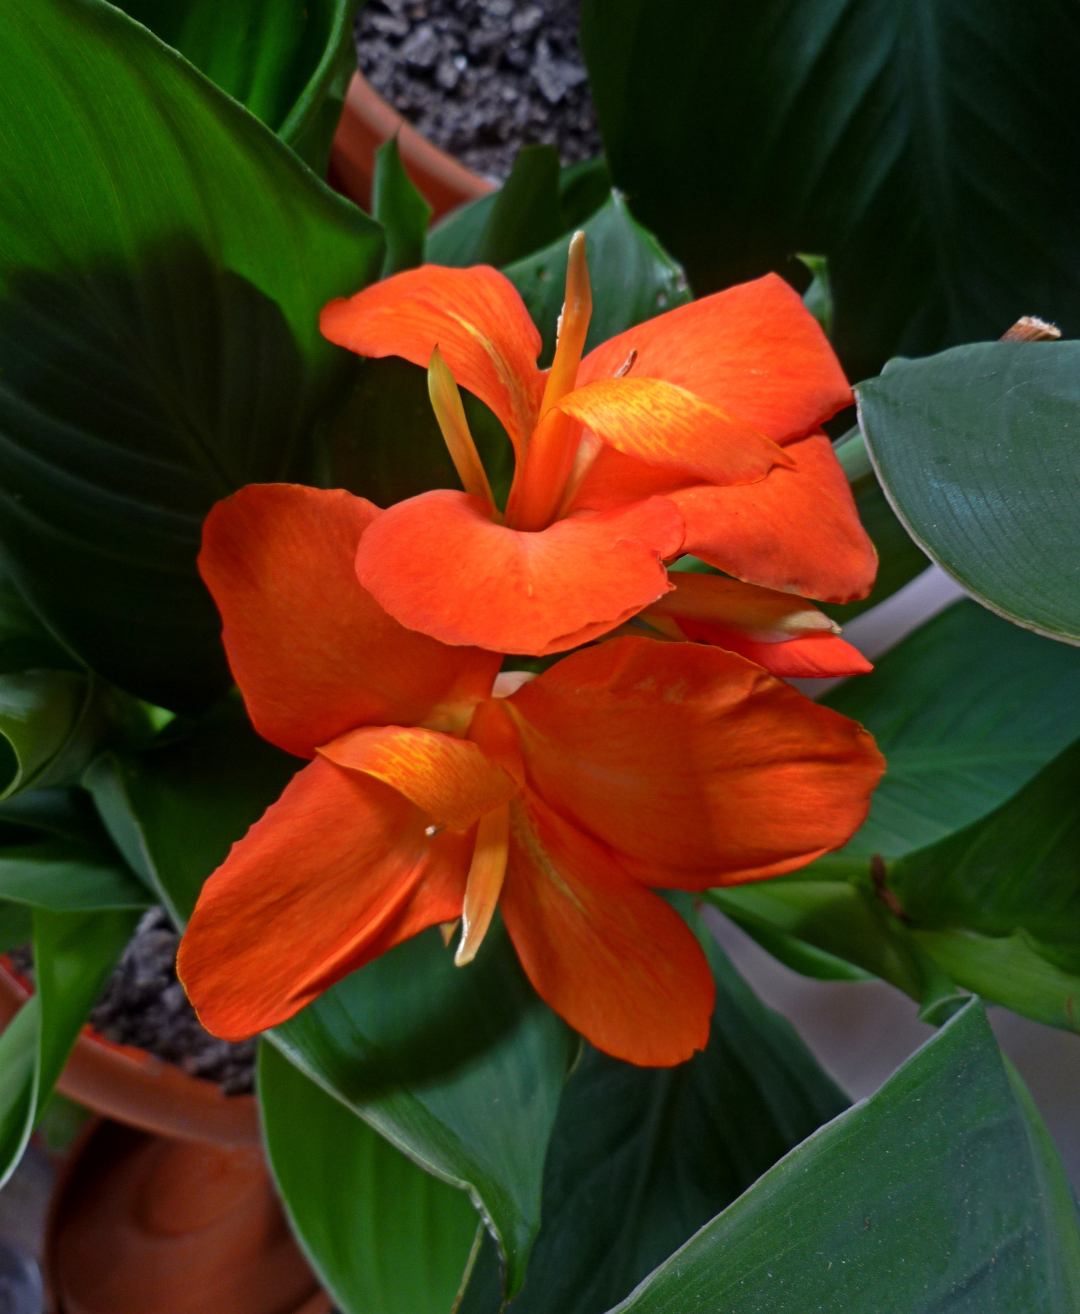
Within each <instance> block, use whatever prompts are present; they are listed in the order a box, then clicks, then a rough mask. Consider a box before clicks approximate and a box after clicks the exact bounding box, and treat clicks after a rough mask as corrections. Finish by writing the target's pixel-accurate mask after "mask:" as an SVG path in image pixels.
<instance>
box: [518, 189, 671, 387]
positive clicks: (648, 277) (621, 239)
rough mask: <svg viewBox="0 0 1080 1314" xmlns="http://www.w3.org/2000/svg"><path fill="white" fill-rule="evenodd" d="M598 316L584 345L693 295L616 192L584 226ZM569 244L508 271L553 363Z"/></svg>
mask: <svg viewBox="0 0 1080 1314" xmlns="http://www.w3.org/2000/svg"><path fill="white" fill-rule="evenodd" d="M582 230H583V231H584V233H585V239H586V240H585V252H586V255H587V256H588V260H589V275H590V277H591V280H592V285H593V317H592V320H591V322H590V324H589V336H588V338H587V339H586V341H585V349H586V350H587V351H588V350H591V349H592V348H593V347H595V346H597V344H598V343H601V342H604V341H606V340H607V339H608V338H613V337H614V336H615V335H616V334H617V333H622V332H623V330H624V329H628V328H632V327H633V326H634V325H635V324H640V323H641V322H642V320H646V319H652V318H653V317H654V316H655V315H661V314H663V312H664V311H665V310H671V309H673V308H674V307H675V306H681V305H683V304H685V303H686V302H687V301H690V300H691V299H692V297H691V292H690V289H689V287H688V286H687V282H686V276H685V274H684V273H683V271H682V267H681V266H680V265H678V264H677V263H676V262H675V261H674V260H672V258H671V257H670V256H669V255H668V254H667V252H666V251H665V250H664V249H663V248H662V247H661V246H660V243H659V242H657V240H656V238H655V237H653V235H652V234H651V233H649V232H647V231H646V230H645V229H644V228H642V227H641V225H640V224H639V223H637V222H635V220H634V218H633V216H632V215H631V214H630V211H629V210H628V209H627V206H626V201H625V200H624V199H623V197H622V196H620V195H619V193H618V192H613V193H612V194H611V196H610V198H609V199H608V202H607V204H606V205H604V206H602V207H601V208H600V209H599V210H597V212H596V213H595V214H594V215H593V216H592V218H591V219H589V220H587V221H586V222H585V223H584V224H583V225H582ZM568 251H569V242H568V241H567V240H566V239H565V238H564V237H560V238H559V239H558V240H557V241H555V242H553V243H552V244H551V245H550V246H546V247H545V248H544V249H543V250H542V251H537V252H536V254H535V255H531V256H529V257H527V258H526V259H524V260H519V261H517V262H516V263H515V264H511V265H508V266H507V267H506V268H505V269H504V271H503V272H504V273H505V274H506V276H507V277H508V278H509V279H510V281H511V282H512V283H513V284H514V286H515V287H516V288H517V290H518V291H519V292H520V293H521V295H522V298H523V299H524V301H525V304H526V306H527V307H528V308H529V314H530V315H531V316H532V317H533V319H534V320H535V321H536V324H537V326H538V327H539V329H540V332H541V334H542V335H543V338H544V350H543V352H542V353H541V356H540V360H541V363H542V364H545V365H546V364H550V361H551V357H552V355H553V354H554V351H555V333H556V327H557V324H558V319H559V315H560V314H561V313H562V305H563V299H564V295H565V289H566V265H567V258H568Z"/></svg>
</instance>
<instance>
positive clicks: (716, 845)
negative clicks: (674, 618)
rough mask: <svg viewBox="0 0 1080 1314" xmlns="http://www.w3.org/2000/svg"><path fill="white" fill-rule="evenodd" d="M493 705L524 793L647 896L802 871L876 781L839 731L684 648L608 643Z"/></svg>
mask: <svg viewBox="0 0 1080 1314" xmlns="http://www.w3.org/2000/svg"><path fill="white" fill-rule="evenodd" d="M773 646H780V645H773ZM507 703H508V705H509V706H510V707H511V708H512V710H513V711H514V713H515V714H516V715H517V717H518V721H519V724H520V725H521V732H522V750H523V754H524V757H525V768H526V772H527V776H528V782H529V786H530V788H532V789H533V790H535V791H536V793H538V794H539V795H540V796H541V797H542V798H543V799H544V801H545V802H547V803H548V804H549V805H550V806H551V807H553V808H555V809H556V810H557V811H558V812H559V813H561V814H562V816H563V817H565V818H566V819H567V820H568V821H570V822H572V823H573V824H574V825H576V826H579V827H580V828H581V829H582V830H586V831H589V832H590V833H591V834H593V835H595V836H596V837H597V838H598V839H600V840H601V841H603V842H604V843H605V844H608V845H610V846H611V848H612V849H613V850H614V851H615V853H616V856H617V857H619V860H620V862H622V863H623V865H624V866H625V867H626V869H627V870H628V871H629V872H630V873H631V874H632V875H635V876H637V877H639V878H640V879H642V880H644V881H645V882H646V883H647V884H651V885H662V886H677V887H681V888H683V889H704V888H707V887H708V886H710V885H723V884H730V883H734V882H737V881H746V880H757V879H761V878H762V877H765V876H776V875H779V874H780V873H782V872H786V871H793V870H794V869H795V868H797V867H801V866H804V865H805V864H806V863H808V862H810V861H811V860H812V859H814V858H816V857H819V856H820V855H821V854H822V853H825V852H827V851H828V850H830V849H834V848H838V847H839V846H840V845H842V844H843V843H845V842H846V841H847V840H848V839H849V838H850V837H851V835H852V834H853V833H854V832H855V830H856V829H857V828H858V826H859V825H860V824H861V823H862V821H863V819H864V817H865V816H866V813H867V811H868V809H869V799H870V792H871V790H872V789H873V787H874V786H875V785H876V784H877V781H878V778H879V777H880V775H881V773H882V771H883V770H884V761H883V759H882V757H881V754H880V753H879V752H878V751H877V748H876V747H875V746H874V741H873V739H872V738H871V736H870V735H869V734H867V732H866V731H865V730H863V729H862V727H861V726H859V725H856V724H855V722H854V721H849V720H848V719H847V718H846V717H843V716H840V715H839V714H838V713H836V712H833V711H831V710H829V709H828V708H826V707H820V706H818V705H817V704H816V703H813V702H811V701H810V699H808V698H805V697H803V695H802V694H800V693H797V692H796V691H795V690H794V689H792V688H791V687H790V686H789V685H786V684H783V683H781V682H780V681H779V680H776V679H773V677H772V676H770V675H768V674H766V672H765V671H763V670H762V669H761V668H760V667H759V666H754V665H752V664H751V663H750V662H747V661H745V660H744V659H743V658H741V657H738V656H736V655H734V654H733V653H730V652H723V651H721V650H720V649H719V648H707V647H703V646H701V645H698V644H692V643H659V642H655V641H652V640H649V639H634V638H625V639H613V640H611V641H609V642H608V643H604V644H601V645H599V646H598V647H596V648H590V649H587V650H585V651H583V652H578V653H574V654H573V655H572V656H570V657H567V658H566V660H565V661H562V662H559V663H558V665H556V666H553V667H551V669H550V670H548V671H546V672H545V673H544V674H543V675H541V676H539V677H538V678H537V679H535V680H533V681H531V682H530V683H529V684H526V685H524V686H523V687H522V688H521V689H519V690H518V692H517V693H515V694H513V695H512V696H511V697H510V698H509V699H507Z"/></svg>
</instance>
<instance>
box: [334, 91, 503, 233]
mask: <svg viewBox="0 0 1080 1314" xmlns="http://www.w3.org/2000/svg"><path fill="white" fill-rule="evenodd" d="M395 134H397V141H398V150H399V151H400V152H401V160H402V163H403V164H404V165H405V169H406V171H407V172H408V175H409V177H410V178H411V179H412V180H413V182H414V183H415V184H416V186H417V188H418V189H419V190H420V192H421V193H422V194H423V196H424V197H425V199H426V200H427V203H428V204H429V205H430V206H431V208H432V209H433V210H434V212H435V214H434V218H435V219H439V218H441V216H442V215H444V214H446V213H447V212H448V211H449V210H453V209H455V208H456V207H457V206H459V205H463V204H464V203H465V202H466V201H475V200H478V199H479V198H480V197H481V196H486V195H487V194H488V193H489V192H493V191H494V190H495V185H494V184H493V183H491V182H489V181H488V180H487V179H486V178H481V177H480V175H479V174H477V173H473V172H472V171H471V170H469V169H466V168H465V166H464V165H463V164H459V163H458V162H457V160H455V159H454V158H453V156H450V155H447V154H446V152H445V151H441V150H439V148H438V147H437V146H433V145H432V144H431V142H429V141H428V140H427V139H426V138H424V137H421V135H420V134H419V133H418V132H417V131H416V129H415V128H414V127H413V126H412V125H411V124H410V123H407V122H406V120H405V119H403V118H402V117H401V115H400V114H399V113H398V112H397V110H396V109H393V108H392V107H391V106H390V105H388V104H387V103H386V101H385V100H383V98H382V97H381V96H380V95H379V93H378V92H377V91H376V90H375V89H374V88H373V87H372V86H371V84H370V83H369V82H368V81H367V80H366V79H365V78H364V77H362V76H361V74H359V73H357V74H355V75H354V76H353V80H352V82H351V83H350V84H349V92H348V95H347V96H346V98H345V109H344V111H343V113H342V115H341V122H340V123H339V124H338V130H337V133H336V135H335V137H334V144H333V146H332V148H331V151H330V182H331V184H332V185H333V186H334V187H336V188H337V189H338V190H339V191H341V192H344V193H345V195H346V196H348V197H350V198H351V199H352V200H354V201H355V202H356V203H357V205H361V206H363V207H364V209H365V210H369V209H370V208H371V182H372V179H373V178H374V176H375V151H376V150H377V149H378V147H380V146H381V145H382V144H383V142H384V141H389V140H390V138H391V137H393V136H394V135H395Z"/></svg>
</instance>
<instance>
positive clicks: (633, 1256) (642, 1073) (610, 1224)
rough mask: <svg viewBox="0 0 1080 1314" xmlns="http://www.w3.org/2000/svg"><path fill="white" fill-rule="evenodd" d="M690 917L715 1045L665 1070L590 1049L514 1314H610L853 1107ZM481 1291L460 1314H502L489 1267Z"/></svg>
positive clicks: (554, 1149)
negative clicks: (707, 985)
mask: <svg viewBox="0 0 1080 1314" xmlns="http://www.w3.org/2000/svg"><path fill="white" fill-rule="evenodd" d="M688 905H689V900H685V902H684V906H685V907H686V911H687V912H688V913H689V916H690V918H691V924H692V925H693V926H694V927H695V929H696V931H697V933H698V936H699V938H700V940H701V943H702V946H703V948H704V949H705V952H706V954H707V955H708V957H709V961H710V965H711V967H712V970H713V976H714V979H715V981H716V986H717V999H716V1009H715V1011H714V1013H713V1019H712V1028H711V1031H710V1036H709V1044H708V1047H707V1048H706V1049H705V1050H704V1052H702V1053H701V1054H697V1055H695V1056H694V1058H692V1059H691V1060H690V1061H689V1062H687V1063H683V1064H680V1065H679V1066H678V1067H676V1068H659V1069H658V1068H638V1067H634V1066H633V1065H631V1064H629V1063H621V1062H619V1061H618V1060H617V1059H613V1058H610V1057H609V1056H608V1055H606V1054H602V1053H600V1052H599V1051H598V1050H596V1049H594V1048H593V1047H592V1046H591V1045H586V1046H585V1048H584V1052H583V1054H582V1057H581V1059H580V1061H579V1062H578V1064H577V1066H576V1067H575V1069H574V1072H573V1074H572V1076H571V1077H570V1080H569V1081H568V1082H567V1085H566V1093H565V1094H564V1096H563V1100H562V1104H561V1105H560V1108H559V1117H558V1119H557V1121H556V1124H555V1132H554V1134H553V1136H552V1139H551V1148H550V1150H549V1151H548V1159H547V1166H546V1168H545V1173H544V1208H543V1225H542V1227H541V1229H540V1235H539V1237H538V1238H537V1242H536V1246H535V1248H534V1250H533V1254H532V1258H531V1260H530V1262H529V1271H528V1275H527V1277H526V1280H525V1286H524V1288H523V1290H522V1292H521V1295H520V1296H519V1297H518V1298H517V1299H516V1300H514V1301H513V1302H511V1304H510V1305H509V1307H508V1309H509V1310H510V1311H513V1314H602V1312H603V1311H604V1310H607V1309H609V1308H610V1307H611V1306H612V1305H614V1304H615V1303H616V1302H618V1301H619V1300H621V1299H623V1297H625V1296H627V1295H628V1294H629V1293H630V1291H631V1290H632V1289H633V1288H634V1287H635V1286H636V1285H637V1283H638V1282H639V1281H641V1279H642V1278H644V1277H646V1276H647V1275H648V1273H649V1272H650V1271H651V1270H652V1269H653V1268H655V1267H656V1265H657V1264H659V1263H660V1262H662V1261H663V1260H664V1259H666V1258H667V1256H668V1255H670V1254H671V1253H672V1252H673V1251H674V1250H676V1249H677V1248H678V1247H679V1246H680V1245H682V1243H683V1242H684V1241H685V1240H686V1239H687V1238H688V1237H690V1236H691V1235H693V1233H694V1232H696V1231H697V1230H698V1228H699V1227H702V1226H703V1225H704V1224H705V1223H707V1222H708V1221H709V1219H710V1218H712V1217H713V1216H714V1215H716V1214H717V1213H719V1212H720V1211H721V1210H722V1209H724V1208H726V1207H727V1205H729V1204H730V1203H731V1202H732V1201H733V1200H735V1199H736V1198H737V1197H738V1196H739V1195H741V1194H742V1192H743V1191H744V1190H745V1189H746V1188H747V1187H748V1186H750V1185H751V1184H752V1183H753V1182H754V1181H756V1180H757V1178H758V1177H760V1176H761V1174H762V1173H763V1172H765V1171H766V1169H768V1168H769V1167H771V1165H772V1164H773V1163H775V1162H776V1160H777V1159H778V1158H780V1157H781V1156H782V1155H784V1154H786V1153H787V1151H788V1150H789V1149H791V1148H792V1147H793V1146H795V1145H797V1144H798V1143H799V1142H800V1141H802V1140H804V1139H805V1138H806V1137H807V1136H809V1135H810V1134H811V1133H812V1132H813V1131H814V1130H816V1128H817V1127H819V1126H820V1125H821V1124H822V1123H824V1122H828V1121H829V1120H830V1119H831V1118H834V1117H836V1115H837V1114H839V1113H841V1112H843V1110H844V1109H845V1108H847V1106H848V1101H847V1099H846V1098H845V1097H844V1096H843V1094H842V1093H841V1092H840V1091H839V1090H838V1089H837V1087H836V1086H835V1085H834V1084H833V1082H832V1081H831V1080H830V1078H829V1077H827V1076H826V1075H825V1073H824V1072H823V1071H822V1070H821V1068H819V1067H818V1065H817V1063H816V1062H815V1061H814V1059H813V1057H812V1056H811V1054H810V1052H809V1051H808V1050H807V1049H806V1048H805V1046H804V1045H803V1043H802V1041H801V1040H800V1039H799V1038H798V1036H797V1035H796V1034H795V1032H794V1031H793V1030H792V1028H791V1026H790V1025H789V1024H788V1023H787V1022H786V1021H784V1020H783V1019H781V1018H780V1017H779V1016H777V1014H775V1013H773V1012H771V1011H770V1010H769V1009H767V1008H765V1007H764V1006H763V1005H762V1004H761V1003H760V1002H759V1000H758V999H757V997H756V996H755V995H754V993H753V992H752V991H751V989H750V988H749V986H747V985H746V983H745V982H744V981H743V980H742V978H741V977H740V976H739V974H738V973H737V972H736V971H735V969H734V968H733V967H732V966H731V964H730V962H729V961H728V959H727V956H726V955H725V954H724V952H723V950H721V948H720V947H719V945H717V943H716V941H715V940H714V939H713V937H712V936H711V935H710V934H709V932H708V930H707V928H706V927H705V926H704V925H703V923H702V922H701V919H700V917H699V916H698V915H697V914H695V913H694V912H693V910H692V908H690V907H689V906H688ZM487 1258H488V1266H489V1267H490V1256H489V1257H487ZM485 1279H486V1283H485ZM474 1282H476V1285H475V1286H474V1284H473V1282H470V1285H469V1288H468V1291H467V1294H466V1297H465V1299H464V1301H463V1302H462V1306H461V1309H460V1311H459V1314H496V1311H497V1310H498V1308H499V1302H498V1294H499V1293H498V1291H497V1288H496V1289H494V1290H493V1289H492V1288H493V1287H494V1286H495V1284H493V1283H491V1281H490V1275H489V1274H488V1273H486V1272H485V1270H484V1267H483V1261H481V1265H478V1269H477V1274H476V1278H475V1279H474ZM481 1284H484V1285H485V1289H484V1290H483V1291H481V1290H480V1287H481Z"/></svg>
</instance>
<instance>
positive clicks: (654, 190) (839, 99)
mask: <svg viewBox="0 0 1080 1314" xmlns="http://www.w3.org/2000/svg"><path fill="white" fill-rule="evenodd" d="M581 46H582V52H583V54H584V56H585V61H586V64H587V66H588V69H589V85H590V88H591V90H592V94H593V99H594V101H595V104H596V111H597V117H598V120H599V124H600V128H601V131H602V133H603V137H604V147H605V150H606V152H607V157H608V160H609V163H610V165H611V171H612V175H613V176H614V179H615V184H616V186H618V187H620V188H622V189H623V190H624V191H625V192H626V193H627V194H628V195H629V196H630V197H631V198H633V204H634V207H635V213H636V214H637V215H638V217H639V218H640V219H641V220H642V222H643V223H645V224H646V225H647V226H648V227H649V228H650V229H651V230H652V231H653V232H655V233H656V234H657V236H658V237H659V239H660V241H661V242H663V244H664V246H665V247H666V248H667V249H668V250H669V251H671V252H672V254H673V255H674V256H675V257H676V259H678V260H680V261H682V263H683V264H684V265H685V266H686V268H687V272H688V273H689V276H690V281H691V282H692V284H693V285H694V287H695V288H696V289H697V291H698V293H699V295H700V294H703V293H706V292H711V291H714V290H715V289H717V288H719V287H724V286H727V285H728V284H731V283H735V282H739V281H741V280H743V279H746V278H750V277H755V276H757V275H759V274H763V273H765V272H766V271H767V270H769V269H783V268H785V266H787V262H788V259H789V257H790V255H791V253H792V252H795V251H815V252H820V253H821V254H823V255H827V256H828V257H829V261H830V272H831V275H832V290H833V296H834V298H835V307H836V316H835V321H834V341H835V342H836V343H837V345H838V347H839V350H840V354H841V356H842V358H843V359H844V361H845V363H846V364H847V366H848V370H849V374H850V376H851V377H852V378H856V379H858V378H865V377H867V376H868V375H871V374H874V373H876V372H877V370H878V369H879V368H880V367H881V364H882V362H883V361H884V360H885V359H887V358H888V357H889V356H892V355H895V354H896V353H897V352H904V353H907V354H912V355H915V354H922V353H925V352H930V351H937V350H940V349H941V348H942V347H946V346H950V345H952V344H953V343H956V342H964V341H972V340H975V339H979V338H997V337H999V336H1000V335H1001V334H1002V333H1003V332H1004V331H1005V330H1006V329H1007V328H1008V327H1009V326H1010V325H1011V324H1013V323H1014V322H1015V321H1016V320H1017V319H1018V318H1019V317H1020V316H1021V315H1027V314H1036V315H1041V316H1043V317H1044V318H1046V319H1050V320H1053V321H1055V322H1057V323H1060V324H1061V326H1062V328H1063V329H1064V331H1065V332H1066V334H1067V335H1072V334H1076V333H1078V332H1080V249H1078V247H1077V244H1076V241H1075V236H1074V233H1075V224H1074V217H1073V216H1074V211H1075V197H1076V195H1077V194H1078V192H1080V86H1078V84H1077V81H1076V78H1075V77H1074V76H1073V72H1072V70H1073V69H1074V67H1075V64H1076V61H1077V55H1078V53H1080V13H1078V11H1077V10H1076V8H1075V7H1074V6H1072V5H1066V4H1061V3H1059V0H1032V3H1031V4H1027V5H1024V6H1017V5H1016V4H1014V3H1012V0H989V2H988V3H983V4H978V5H976V4H973V3H971V0H938V2H937V3H935V4H933V5H930V6H925V5H904V4H893V3H889V2H888V0H825V2H823V0H764V2H763V3H760V4H755V5H746V4H738V3H734V2H733V0H673V2H672V3H669V4H665V5H656V4H649V3H646V0H584V3H583V6H582V14H581ZM788 267H789V266H788Z"/></svg>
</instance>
